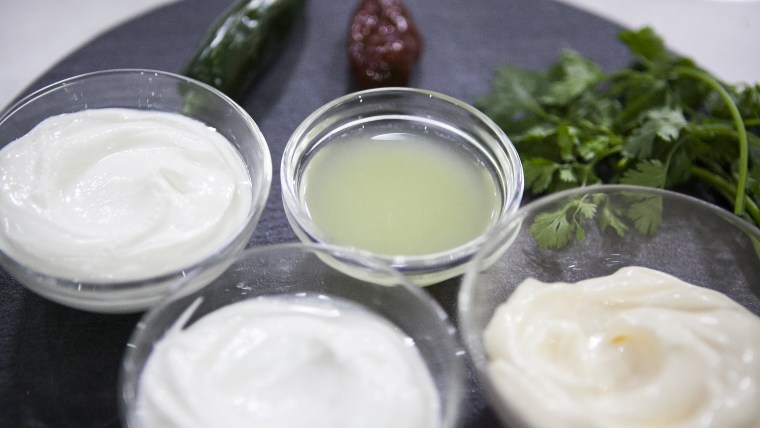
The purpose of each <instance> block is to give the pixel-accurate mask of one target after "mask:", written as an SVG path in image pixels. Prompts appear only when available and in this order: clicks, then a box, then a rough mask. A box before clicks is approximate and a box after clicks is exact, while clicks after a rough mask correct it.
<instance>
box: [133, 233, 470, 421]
mask: <svg viewBox="0 0 760 428" xmlns="http://www.w3.org/2000/svg"><path fill="white" fill-rule="evenodd" d="M326 257H329V258H339V259H341V260H344V261H345V262H348V261H350V262H351V263H352V264H353V266H354V269H365V270H366V271H367V272H366V275H364V276H369V277H375V280H371V281H364V280H361V279H358V278H356V277H355V276H351V275H346V274H345V273H343V272H342V271H340V270H337V269H334V268H333V267H331V266H330V265H329V264H327V263H325V262H324V259H325V258H326ZM218 263H219V266H220V267H221V268H223V269H225V270H224V273H223V274H221V275H220V276H218V277H217V278H216V279H214V280H213V281H212V282H210V283H209V284H207V285H205V286H204V287H201V288H197V287H178V288H177V289H176V290H175V292H173V293H170V294H169V295H168V297H167V298H166V299H165V300H164V301H162V302H161V303H160V304H159V305H157V306H155V307H153V308H152V309H151V310H150V311H148V312H147V313H146V314H145V316H144V317H143V319H142V321H141V322H140V323H138V325H137V327H136V329H135V331H134V333H133V335H132V337H131V339H130V340H129V342H128V344H127V351H126V354H125V357H124V360H123V364H122V371H121V390H120V393H121V399H122V401H121V409H122V416H123V420H122V422H123V423H124V425H125V426H126V427H130V428H135V427H143V428H152V427H162V428H166V427H183V428H186V427H211V426H219V427H230V428H234V427H250V426H256V427H285V426H287V427H296V426H309V427H338V426H347V427H354V426H356V427H359V426H361V427H366V428H372V427H377V428H387V427H396V428H438V427H452V428H453V427H456V426H457V421H458V420H459V414H460V405H461V402H462V396H463V382H464V378H463V362H464V356H463V352H462V350H461V347H460V346H459V344H458V341H457V336H456V331H455V330H454V328H453V327H452V324H451V322H450V320H449V319H448V318H447V316H446V314H445V312H444V311H443V310H442V309H441V307H440V306H439V305H438V304H437V302H436V301H435V300H433V299H432V298H431V297H430V296H429V295H428V294H427V293H425V292H424V291H423V290H422V289H420V288H419V287H418V286H416V285H414V284H413V283H411V282H410V281H409V280H408V279H407V278H405V277H404V276H402V275H401V274H399V273H398V272H396V271H395V270H392V269H390V268H388V267H386V266H385V265H384V264H383V263H381V262H379V261H376V260H374V259H372V258H371V257H369V256H368V255H367V254H366V253H360V252H356V251H353V250H349V249H346V248H342V247H330V246H325V245H316V244H300V243H291V244H279V245H270V246H263V247H253V248H249V249H247V250H245V251H243V252H242V253H240V254H238V255H235V256H233V257H231V258H228V259H221V260H219V262H218ZM381 277H382V278H383V280H382V281H380V280H379V279H380V278H381ZM381 282H382V283H381Z"/></svg>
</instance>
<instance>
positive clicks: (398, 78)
mask: <svg viewBox="0 0 760 428" xmlns="http://www.w3.org/2000/svg"><path fill="white" fill-rule="evenodd" d="M421 51H422V38H421V37H420V35H419V33H418V32H417V28H416V26H415V24H414V21H412V17H411V15H410V14H409V11H408V10H407V8H406V7H405V6H404V5H403V4H402V3H401V0H363V1H362V2H361V4H360V5H359V7H358V8H357V11H356V13H355V14H354V17H353V19H352V21H351V28H350V31H349V39H348V54H349V58H350V60H351V69H352V71H353V74H354V77H355V79H356V85H357V86H358V87H359V88H360V89H367V88H376V87H381V86H405V85H407V84H408V83H409V79H410V76H411V74H412V70H413V68H414V65H415V63H416V62H417V59H418V58H419V57H420V53H421Z"/></svg>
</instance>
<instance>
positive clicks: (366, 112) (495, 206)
mask: <svg viewBox="0 0 760 428" xmlns="http://www.w3.org/2000/svg"><path fill="white" fill-rule="evenodd" d="M280 180H281V182H282V189H283V190H282V198H283V204H284V207H285V213H286V214H287V217H288V220H289V222H290V224H291V226H292V227H293V230H294V231H295V233H296V235H297V236H298V237H299V238H300V239H301V240H302V241H304V242H319V243H327V244H331V245H340V246H346V247H352V248H358V249H361V250H363V251H369V252H371V253H373V255H374V256H375V257H377V258H379V259H381V260H383V261H384V262H385V263H387V264H388V265H390V266H393V267H394V268H396V269H398V270H399V271H401V272H403V273H404V274H405V275H407V276H409V277H410V278H412V279H413V280H414V281H415V282H416V283H417V284H420V285H429V284H433V283H436V282H440V281H443V280H445V279H448V278H451V277H454V276H456V275H459V274H461V273H462V272H463V271H464V268H465V266H466V264H467V262H468V261H469V260H470V258H471V257H472V255H473V254H474V253H475V251H476V250H477V249H478V248H479V247H480V245H482V243H483V241H484V239H485V236H486V235H487V234H488V233H489V232H490V231H491V230H493V229H494V228H495V227H496V225H498V224H499V223H500V222H501V221H502V220H503V219H505V218H507V217H508V216H509V215H510V214H511V213H513V212H514V210H516V209H517V207H518V206H519V204H520V200H521V198H522V192H523V171H522V165H521V163H520V159H519V156H518V154H517V151H516V150H515V148H514V146H513V145H512V143H511V142H510V141H509V138H508V137H507V136H506V135H505V134H504V132H503V131H502V130H501V129H500V128H499V127H498V126H496V125H495V124H494V123H493V122H492V121H491V120H490V119H489V118H488V117H486V116H485V115H484V114H483V113H481V112H479V111H478V110H476V109H475V108H474V107H472V106H470V105H468V104H466V103H464V102H462V101H460V100H457V99H454V98H452V97H449V96H447V95H444V94H440V93H436V92H431V91H426V90H421V89H414V88H380V89H372V90H368V91H362V92H357V93H353V94H349V95H346V96H344V97H341V98H338V99H336V100H333V101H331V102H329V103H327V104H326V105H324V106H322V107H320V108H319V109H317V110H316V111H315V112H314V113H312V114H311V115H310V116H309V117H307V118H306V119H305V120H304V121H303V122H302V123H301V125H300V126H299V127H298V128H297V129H296V130H295V132H294V133H293V134H292V135H291V137H290V140H289V141H288V144H287V146H286V148H285V151H284V153H283V158H282V166H281V168H280ZM336 265H337V264H336Z"/></svg>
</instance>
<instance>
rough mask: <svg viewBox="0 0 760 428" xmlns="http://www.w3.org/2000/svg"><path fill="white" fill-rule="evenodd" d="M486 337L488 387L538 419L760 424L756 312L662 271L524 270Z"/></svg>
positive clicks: (578, 423)
mask: <svg viewBox="0 0 760 428" xmlns="http://www.w3.org/2000/svg"><path fill="white" fill-rule="evenodd" d="M484 340H485V348H486V353H487V355H488V360H489V369H490V372H491V375H492V379H493V381H494V383H495V386H496V387H497V389H498V390H499V392H500V393H501V395H502V396H503V398H504V399H506V400H507V401H508V402H509V403H510V404H511V405H512V406H514V408H516V409H519V411H520V412H521V413H522V414H523V415H524V416H525V418H526V419H527V420H528V421H529V422H530V423H531V424H533V425H535V426H537V427H560V426H561V427H583V428H593V427H626V428H633V427H721V428H729V427H736V428H738V427H742V428H749V427H752V428H757V427H760V391H758V388H760V318H758V317H757V316H755V315H754V314H752V313H751V312H749V311H748V310H747V309H745V308H744V307H742V306H740V305H739V304H738V303H736V302H734V301H733V300H731V299H729V298H728V297H727V296H725V295H724V294H722V293H718V292H716V291H713V290H709V289H706V288H702V287H697V286H694V285H690V284H687V283H685V282H682V281H680V280H679V279H677V278H675V277H672V276H670V275H666V274H664V273H662V272H659V271H654V270H651V269H646V268H641V267H628V268H624V269H621V270H620V271H618V272H617V273H615V274H613V275H610V276H607V277H600V278H594V279H589V280H585V281H581V282H578V283H575V284H568V283H551V284H546V283H542V282H539V281H537V280H535V279H528V280H526V281H525V282H523V283H522V284H521V285H520V286H519V287H518V288H517V290H516V291H515V292H514V294H513V295H512V296H511V297H510V298H509V299H508V301H507V302H506V303H504V304H503V305H501V306H500V307H499V308H498V309H497V310H496V312H495V314H494V316H493V318H492V320H491V321H490V323H489V324H488V326H487V328H486V330H485V333H484Z"/></svg>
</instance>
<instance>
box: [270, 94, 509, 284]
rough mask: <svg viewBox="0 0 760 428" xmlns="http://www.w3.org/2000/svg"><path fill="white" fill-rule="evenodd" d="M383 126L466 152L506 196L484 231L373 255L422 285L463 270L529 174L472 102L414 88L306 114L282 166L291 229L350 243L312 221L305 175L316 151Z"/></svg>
mask: <svg viewBox="0 0 760 428" xmlns="http://www.w3.org/2000/svg"><path fill="white" fill-rule="evenodd" d="M367 130H373V131H367ZM377 130H381V131H382V132H394V133H409V134H413V135H425V136H427V137H432V138H434V139H436V140H437V141H439V142H444V144H446V145H447V146H448V147H456V148H457V149H462V150H458V153H460V154H461V155H463V156H466V157H467V160H468V161H471V162H474V163H476V164H478V165H481V166H483V168H484V169H485V171H486V172H487V174H488V175H489V176H490V179H492V180H493V183H494V185H495V189H496V192H497V193H498V195H499V196H500V199H501V201H500V204H499V206H498V209H497V210H495V213H494V215H493V217H492V218H491V223H490V226H489V227H488V228H487V229H486V230H485V231H484V232H483V233H481V234H480V235H479V236H476V237H475V238H473V239H471V240H469V242H465V243H464V244H461V245H458V246H456V247H454V248H450V249H448V250H445V251H440V252H434V253H429V254H422V255H417V254H415V255H405V254H379V253H377V252H375V253H374V254H373V256H374V257H376V258H378V259H379V260H382V261H383V262H385V263H387V264H388V265H390V266H392V267H393V268H395V269H398V270H399V271H401V272H403V273H404V274H405V275H407V276H408V277H410V278H411V279H412V280H413V281H414V282H415V283H417V284H419V285H429V284H433V283H436V282H440V281H443V280H445V279H448V278H451V277H454V276H456V275H459V274H461V273H463V272H464V269H465V265H466V264H467V262H468V261H469V260H470V259H471V258H472V256H473V254H474V253H475V252H476V251H477V250H478V248H480V246H481V245H482V244H483V242H484V240H485V237H486V236H487V235H488V233H489V232H490V231H491V230H493V229H494V228H495V227H496V226H497V225H498V224H499V223H500V222H501V221H502V220H503V219H504V218H507V217H509V215H510V214H512V213H513V212H514V211H515V210H516V209H517V208H518V206H519V204H520V201H521V199H522V193H523V171H522V164H521V163H520V159H519V156H518V154H517V151H516V149H515V148H514V146H513V145H512V143H511V142H510V141H509V138H508V137H507V136H506V135H505V134H504V132H503V131H502V130H501V129H500V128H499V127H498V126H497V125H496V124H494V123H493V122H492V121H491V120H490V119H489V118H488V117H487V116H485V115H484V114H483V113H481V112H480V111H478V110H477V109H475V108H474V107H472V106H470V105H468V104H466V103H464V102H462V101H459V100H457V99H454V98H451V97H449V96H446V95H443V94H439V93H435V92H430V91H425V90H420V89H412V88H380V89H371V90H366V91H361V92H356V93H353V94H349V95H346V96H344V97H341V98H338V99H336V100H333V101H331V102H329V103H327V104H326V105H324V106H322V107H321V108H319V109H317V110H316V111H315V112H314V113H312V114H311V115H310V116H309V117H307V118H306V119H305V120H304V121H303V122H302V123H301V125H300V126H299V127H298V128H297V129H296V130H295V132H294V133H293V135H292V136H291V137H290V140H289V141H288V144H287V146H286V147H285V151H284V154H283V157H282V166H281V169H280V179H281V182H282V189H283V190H282V198H283V204H284V207H285V213H286V215H287V218H288V221H289V222H290V225H291V227H292V228H293V230H294V231H295V233H296V235H297V236H298V237H299V239H301V240H302V241H303V242H318V243H327V244H332V245H347V244H346V243H345V242H339V241H338V240H337V239H334V238H333V237H331V236H329V235H328V234H327V233H326V232H324V231H323V230H321V229H320V227H319V226H318V225H317V224H315V222H314V221H313V219H312V216H311V215H310V213H309V210H308V207H307V204H306V198H305V188H306V185H305V184H304V180H303V177H304V172H305V171H306V168H307V166H308V165H309V162H310V161H311V160H312V159H313V158H314V156H315V154H316V153H317V152H318V151H320V150H321V149H323V148H324V147H325V146H327V145H329V144H330V143H331V142H334V141H341V139H342V138H343V136H345V135H355V134H360V133H364V132H375V131H377ZM361 249H362V250H369V249H367V248H361ZM336 266H337V265H336Z"/></svg>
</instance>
